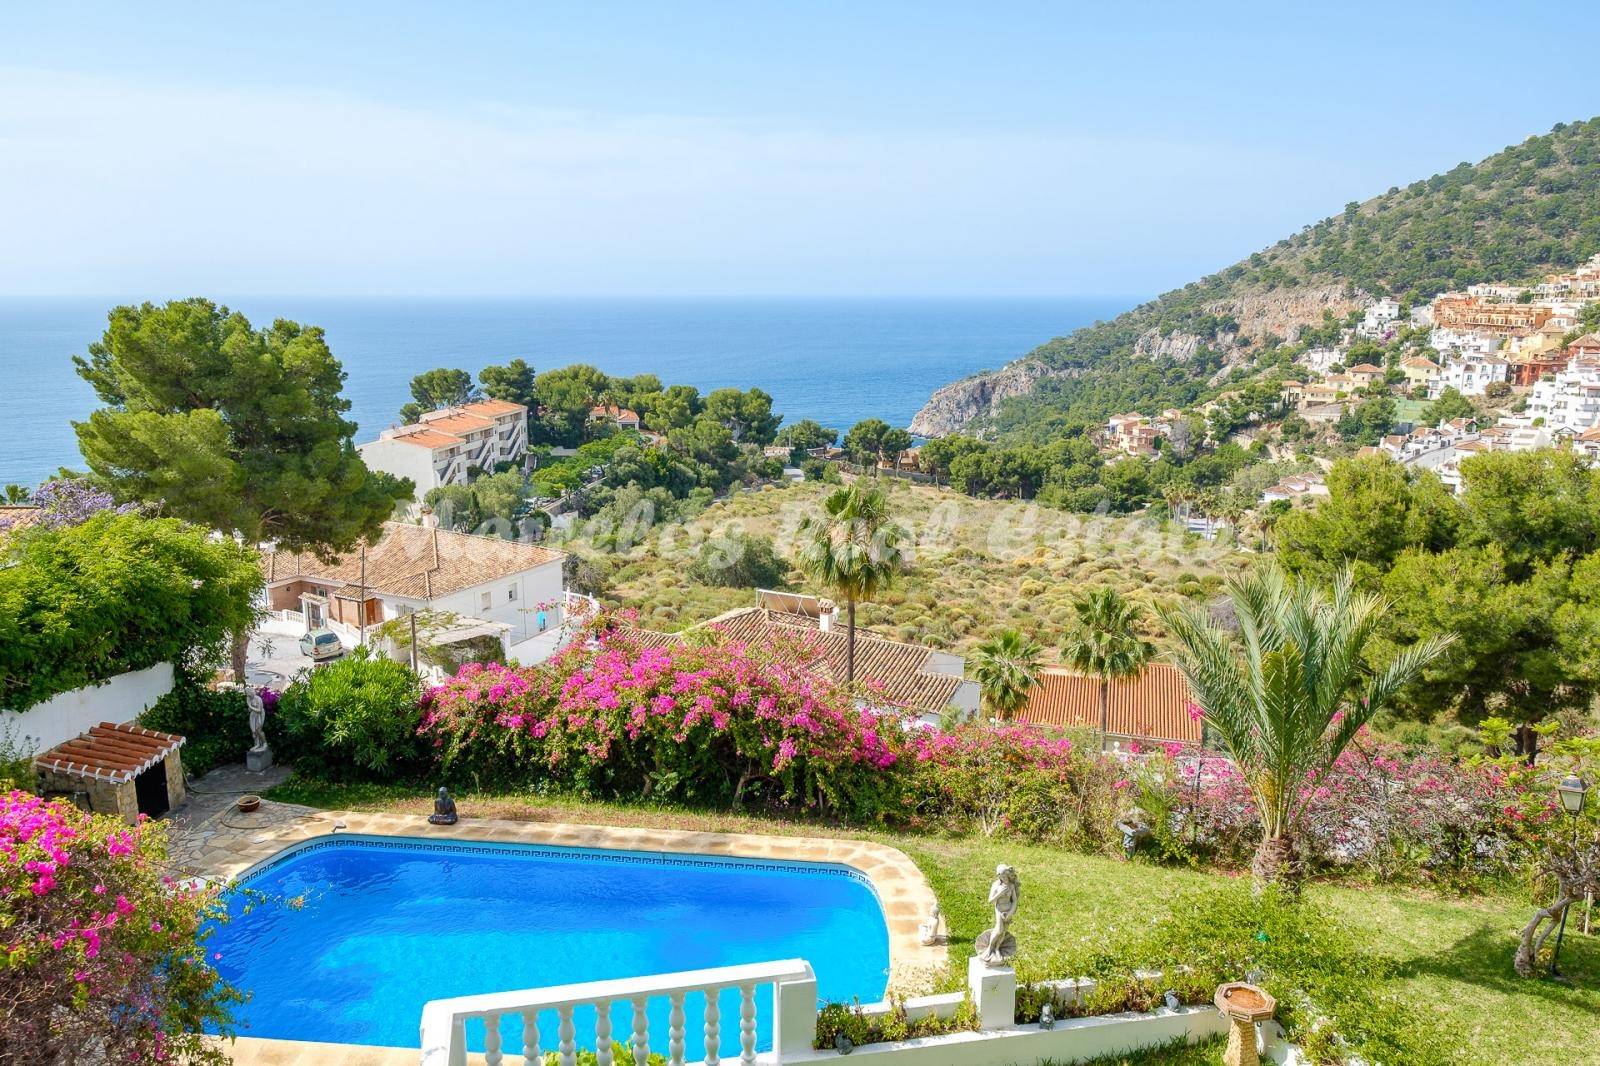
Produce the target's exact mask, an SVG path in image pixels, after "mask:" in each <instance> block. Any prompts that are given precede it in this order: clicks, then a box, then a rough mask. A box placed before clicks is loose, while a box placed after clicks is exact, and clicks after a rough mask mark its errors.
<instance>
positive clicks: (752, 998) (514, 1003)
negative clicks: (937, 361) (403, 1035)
mask: <svg viewBox="0 0 1600 1066" xmlns="http://www.w3.org/2000/svg"><path fill="white" fill-rule="evenodd" d="M764 985H771V986H772V1019H773V1037H772V1042H773V1049H774V1051H773V1054H772V1055H771V1056H763V1061H768V1062H774V1063H775V1062H780V1061H782V1055H783V1053H784V1051H792V1052H799V1051H804V1050H809V1049H810V1047H811V1042H812V1040H813V1039H814V1036H815V1033H816V1011H817V982H816V977H815V975H814V974H813V973H812V971H811V967H810V965H809V964H807V963H806V962H805V961H804V960H803V959H788V960H785V961H782V962H762V963H753V964H750V965H747V966H722V967H718V968H715V969H709V970H688V971H684V972H681V973H669V974H660V975H658V976H654V977H629V978H623V979H621V980H615V981H588V982H584V983H581V984H571V985H555V986H552V987H549V988H534V989H527V990H525V991H521V992H495V993H490V994H487V995H481V996H460V997H458V998H456V999H436V1000H433V1001H432V1002H430V1003H428V1004H427V1005H426V1006H424V1007H423V1008H422V1063H423V1066H466V1062H467V1032H466V1027H467V1022H469V1021H481V1022H482V1023H483V1026H484V1041H483V1048H484V1051H483V1056H484V1061H485V1062H486V1063H487V1064H488V1066H502V1063H504V1062H505V1049H504V1047H503V1043H504V1037H503V1034H502V1032H501V1022H502V1021H503V1020H504V1019H505V1018H507V1016H512V1017H516V1018H519V1019H520V1021H521V1024H522V1049H521V1059H522V1062H523V1063H524V1064H526V1066H539V1064H541V1063H543V1061H544V1055H545V1053H546V1051H547V1050H551V1051H554V1052H555V1053H556V1056H557V1062H559V1063H560V1066H575V1063H576V1062H577V1061H578V1047H579V1045H578V1036H577V1026H576V1024H575V1022H574V1014H575V1012H576V1011H577V1010H578V1009H579V1008H589V1009H592V1010H593V1011H594V1019H595V1020H594V1051H595V1058H596V1062H597V1063H598V1066H627V1062H626V1059H625V1060H624V1061H623V1062H622V1063H617V1062H615V1061H614V1060H615V1056H614V1055H613V1050H612V1041H613V1039H614V1038H613V1033H612V1026H613V1023H612V1017H611V1015H612V1010H613V1008H615V1007H618V1006H620V1005H622V1004H624V1003H626V1004H629V1005H631V1007H632V1015H631V1026H630V1028H631V1034H624V1035H626V1036H628V1037H629V1038H628V1039H627V1040H626V1041H625V1042H626V1043H627V1044H628V1049H629V1052H630V1053H631V1057H632V1060H633V1066H645V1064H646V1063H647V1062H648V1061H649V1058H650V1018H649V1005H650V1001H651V1000H653V999H660V998H663V997H665V998H666V999H667V1000H668V1003H669V1005H670V1006H669V1010H668V1015H667V1019H668V1020H667V1038H666V1048H665V1052H666V1057H667V1062H668V1063H670V1064H671V1066H681V1064H682V1063H683V1062H684V1061H685V1060H684V1057H683V1056H684V1045H685V1031H686V1030H685V1025H686V1020H685V1016H684V1001H685V999H686V998H687V997H688V996H689V995H690V994H692V993H699V994H701V995H703V996H704V997H705V1011H704V1018H703V1020H702V1023H701V1025H700V1027H699V1028H700V1031H701V1032H702V1033H703V1034H704V1038H705V1058H704V1061H705V1062H706V1063H707V1066H718V1064H719V1063H720V1062H721V1061H722V1059H721V1056H720V1053H719V1052H720V1048H721V1045H722V1011H721V1005H720V1002H719V1000H720V998H721V994H722V993H723V992H725V991H728V990H731V989H736V990H737V991H738V996H739V1017H738V1034H739V1055H738V1059H737V1061H738V1062H739V1063H740V1064H741V1066H753V1064H754V1063H756V1062H757V1061H758V1060H757V1056H756V989H757V988H758V987H760V986H764ZM547 1011H554V1012H555V1013H556V1017H557V1019H558V1025H557V1029H556V1032H557V1041H556V1046H555V1047H554V1048H551V1049H544V1048H541V1046H540V1034H539V1016H540V1015H541V1014H543V1013H545V1012H547ZM731 1023H732V1019H730V1024H731ZM512 1054H513V1055H515V1054H516V1052H515V1051H513V1052H512Z"/></svg>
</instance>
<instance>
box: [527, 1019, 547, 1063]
mask: <svg viewBox="0 0 1600 1066" xmlns="http://www.w3.org/2000/svg"><path fill="white" fill-rule="evenodd" d="M522 1066H544V1053H543V1052H542V1051H540V1050H539V1012H538V1011H532V1010H525V1011H523V1012H522Z"/></svg>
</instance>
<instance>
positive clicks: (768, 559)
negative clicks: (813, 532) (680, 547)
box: [689, 532, 789, 589]
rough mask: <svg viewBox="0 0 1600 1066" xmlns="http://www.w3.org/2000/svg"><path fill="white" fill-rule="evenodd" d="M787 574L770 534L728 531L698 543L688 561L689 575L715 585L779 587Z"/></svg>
mask: <svg viewBox="0 0 1600 1066" xmlns="http://www.w3.org/2000/svg"><path fill="white" fill-rule="evenodd" d="M788 575H789V564H788V562H787V561H786V560H785V559H784V558H783V557H782V556H781V555H779V554H778V549H777V548H776V547H774V546H773V543H772V538H771V537H757V536H752V535H750V534H748V533H740V532H730V533H726V534H723V535H720V536H716V537H712V538H711V539H709V540H707V541H706V542H705V543H704V544H702V545H701V546H700V550H699V551H698V552H697V553H696V554H695V557H694V561H693V562H691V563H690V564H689V577H690V578H691V579H692V580H694V581H698V582H699V583H700V584H702V585H711V586H714V587H718V588H769V589H774V588H779V587H781V586H782V584H783V581H784V579H785V578H786V577H788Z"/></svg>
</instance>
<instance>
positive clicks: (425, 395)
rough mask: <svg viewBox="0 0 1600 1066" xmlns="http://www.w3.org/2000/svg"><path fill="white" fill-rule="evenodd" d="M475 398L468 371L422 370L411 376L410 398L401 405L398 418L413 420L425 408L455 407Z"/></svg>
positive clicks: (420, 414) (419, 415)
mask: <svg viewBox="0 0 1600 1066" xmlns="http://www.w3.org/2000/svg"><path fill="white" fill-rule="evenodd" d="M478 398H479V393H478V388H477V386H476V385H474V384H473V383H472V375H471V374H469V373H467V372H466V371H465V370H449V369H446V368H444V367H440V368H439V369H437V370H426V371H424V372H422V373H421V374H418V375H417V376H416V377H414V378H412V379H411V402H410V403H407V404H403V405H402V406H401V408H400V421H401V422H405V423H411V422H415V421H416V420H417V419H419V418H421V417H422V416H423V415H425V414H427V413H428V412H429V411H437V410H438V409H439V408H441V407H459V406H461V405H462V404H464V403H471V402H472V401H473V400H476V399H478Z"/></svg>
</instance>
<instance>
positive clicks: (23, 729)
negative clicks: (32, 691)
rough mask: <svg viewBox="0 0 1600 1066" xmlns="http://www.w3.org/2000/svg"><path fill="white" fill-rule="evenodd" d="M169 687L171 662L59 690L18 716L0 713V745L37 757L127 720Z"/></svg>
mask: <svg viewBox="0 0 1600 1066" xmlns="http://www.w3.org/2000/svg"><path fill="white" fill-rule="evenodd" d="M171 691H172V664H171V663H158V664H157V665H155V666H152V667H150V668H149V669H147V670H135V671H132V672H131V673H126V674H118V675H117V676H116V677H113V678H112V679H111V680H110V681H107V682H105V683H104V684H101V685H90V686H88V687H85V688H78V689H73V690H72V691H71V692H63V693H61V694H60V695H59V696H52V697H51V698H50V699H48V700H45V701H44V702H43V703H36V704H34V705H33V706H32V707H29V708H28V709H27V710H25V711H23V712H22V713H21V714H18V713H17V712H15V711H0V747H10V748H19V747H20V748H21V751H20V754H27V755H36V754H38V753H39V752H41V751H46V750H48V749H50V748H53V747H55V746H56V745H57V744H60V743H61V742H62V741H64V740H71V739H72V738H73V737H75V736H77V735H78V734H79V733H82V732H84V731H86V730H87V729H89V728H90V727H91V726H97V725H99V724H100V723H101V722H111V723H112V724H113V725H121V724H122V723H124V722H131V721H133V720H134V719H135V718H137V717H138V716H139V713H140V712H141V711H143V710H145V708H147V707H149V706H150V705H151V704H152V703H154V702H155V701H156V700H158V699H160V698H161V697H162V696H165V695H166V694H167V693H168V692H171Z"/></svg>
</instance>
